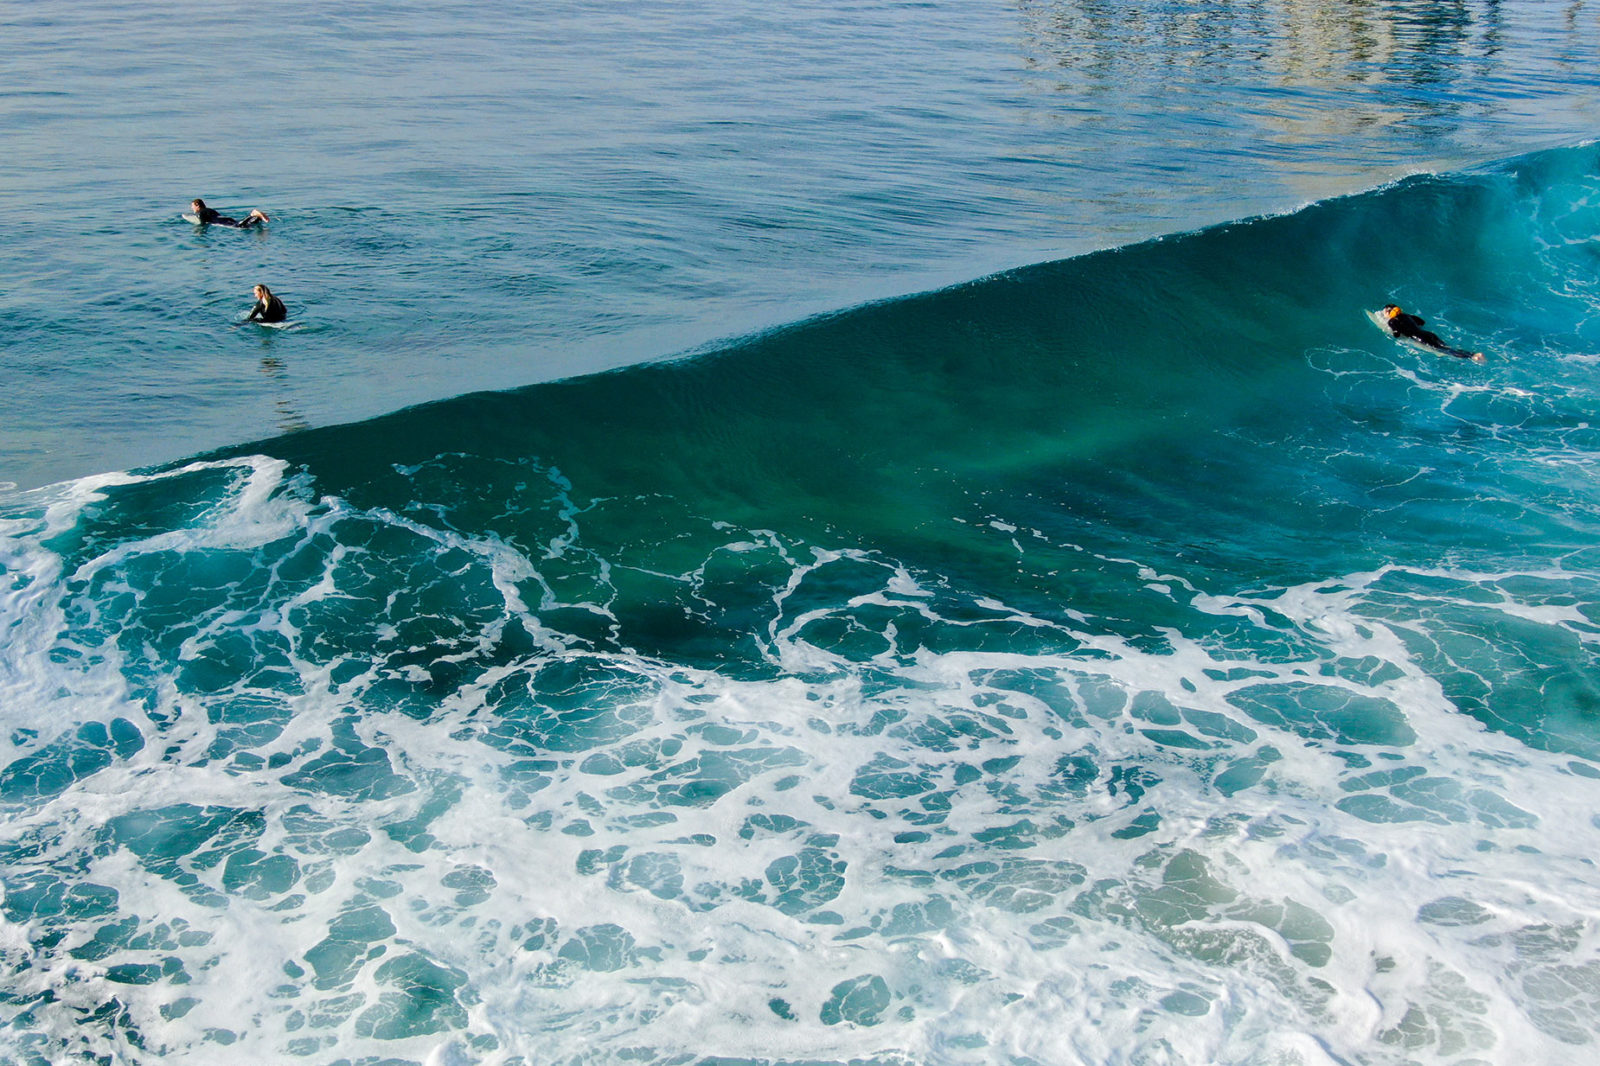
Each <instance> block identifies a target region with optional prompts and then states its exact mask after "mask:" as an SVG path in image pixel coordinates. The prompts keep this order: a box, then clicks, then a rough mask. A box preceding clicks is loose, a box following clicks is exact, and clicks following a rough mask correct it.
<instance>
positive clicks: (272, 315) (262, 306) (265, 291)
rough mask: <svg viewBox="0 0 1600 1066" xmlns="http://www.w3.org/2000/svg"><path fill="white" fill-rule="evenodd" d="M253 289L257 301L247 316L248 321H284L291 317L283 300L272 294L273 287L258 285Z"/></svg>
mask: <svg viewBox="0 0 1600 1066" xmlns="http://www.w3.org/2000/svg"><path fill="white" fill-rule="evenodd" d="M253 291H254V292H255V297H256V303H255V306H254V307H252V308H250V314H249V315H247V316H246V317H245V321H246V322H282V321H284V320H285V319H287V318H288V317H289V309H288V308H287V307H284V306H283V301H282V300H280V299H278V298H277V297H276V296H274V295H272V290H271V289H269V288H267V287H266V286H265V285H257V286H256V287H255V289H254V290H253Z"/></svg>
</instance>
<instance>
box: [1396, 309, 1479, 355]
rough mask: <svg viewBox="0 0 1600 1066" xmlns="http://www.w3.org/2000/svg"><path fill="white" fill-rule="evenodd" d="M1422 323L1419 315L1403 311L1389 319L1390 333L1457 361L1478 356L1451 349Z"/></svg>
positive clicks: (1458, 349)
mask: <svg viewBox="0 0 1600 1066" xmlns="http://www.w3.org/2000/svg"><path fill="white" fill-rule="evenodd" d="M1422 323H1423V320H1422V319H1421V318H1420V317H1418V316H1417V315H1408V314H1406V313H1405V312H1404V311H1401V312H1399V313H1398V314H1396V315H1394V316H1393V317H1392V318H1390V319H1389V322H1388V326H1389V332H1390V333H1393V334H1394V335H1395V336H1396V337H1405V338H1406V339H1408V340H1414V341H1416V342H1417V343H1418V344H1426V345H1427V346H1428V347H1429V348H1432V349H1433V350H1434V351H1437V352H1444V353H1445V354H1446V355H1453V356H1455V357H1456V358H1457V359H1471V358H1472V357H1473V356H1474V355H1476V354H1477V353H1476V352H1469V351H1466V350H1465V349H1462V348H1452V347H1450V346H1449V345H1448V344H1446V343H1445V342H1444V341H1443V340H1441V339H1440V337H1439V335H1438V334H1437V333H1434V332H1433V331H1431V330H1426V329H1423V328H1422Z"/></svg>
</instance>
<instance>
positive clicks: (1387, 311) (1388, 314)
mask: <svg viewBox="0 0 1600 1066" xmlns="http://www.w3.org/2000/svg"><path fill="white" fill-rule="evenodd" d="M1399 313H1400V307H1399V305H1398V304H1384V305H1383V317H1384V318H1385V319H1386V320H1387V319H1391V318H1393V317H1394V316H1395V315H1398V314H1399Z"/></svg>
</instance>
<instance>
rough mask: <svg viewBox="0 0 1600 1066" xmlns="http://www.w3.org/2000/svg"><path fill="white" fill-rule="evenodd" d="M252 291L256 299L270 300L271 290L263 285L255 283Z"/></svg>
mask: <svg viewBox="0 0 1600 1066" xmlns="http://www.w3.org/2000/svg"><path fill="white" fill-rule="evenodd" d="M254 291H255V294H256V299H258V300H270V299H271V298H272V290H271V289H269V288H267V287H266V286H265V285H257V286H256V287H255V290H254Z"/></svg>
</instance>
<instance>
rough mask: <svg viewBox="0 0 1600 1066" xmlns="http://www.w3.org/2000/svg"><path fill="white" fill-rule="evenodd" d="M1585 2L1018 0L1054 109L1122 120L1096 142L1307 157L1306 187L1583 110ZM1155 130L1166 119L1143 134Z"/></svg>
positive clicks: (1587, 116)
mask: <svg viewBox="0 0 1600 1066" xmlns="http://www.w3.org/2000/svg"><path fill="white" fill-rule="evenodd" d="M1588 7H1589V4H1588V3H1587V0H1576V2H1574V3H1571V4H1567V5H1560V6H1558V5H1555V4H1547V3H1536V2H1525V3H1505V2H1500V0H1458V2H1454V3H1437V2H1434V0H1399V2H1379V0H1211V2H1206V3H1195V2H1192V0H1168V2H1166V3H1155V4H1141V5H1138V8H1137V10H1133V9H1130V8H1129V6H1128V5H1126V4H1122V3H1117V2H1115V0H1019V3H1018V11H1019V14H1020V16H1021V20H1022V24H1023V31H1024V37H1023V41H1022V50H1023V59H1024V63H1025V65H1026V67H1027V69H1028V70H1029V72H1030V75H1031V77H1033V78H1034V79H1035V81H1036V83H1037V84H1039V85H1041V86H1042V87H1044V88H1045V89H1046V90H1047V91H1048V92H1050V93H1053V94H1055V96H1056V97H1057V100H1058V106H1057V108H1056V110H1055V112H1054V114H1053V115H1052V118H1053V120H1054V121H1055V122H1056V123H1057V124H1059V125H1063V126H1069V127H1072V128H1074V129H1079V130H1083V131H1085V132H1094V133H1101V132H1104V130H1105V129H1106V128H1115V127H1118V126H1120V127H1122V128H1123V129H1124V130H1125V131H1126V137H1125V138H1124V139H1123V141H1124V142H1125V143H1123V144H1121V145H1119V147H1118V148H1117V150H1116V151H1114V152H1112V153H1109V155H1111V156H1115V157H1122V162H1124V163H1126V162H1129V161H1131V162H1132V163H1133V164H1134V166H1135V167H1136V168H1137V169H1141V170H1148V171H1150V172H1152V173H1157V174H1159V173H1167V174H1170V175H1172V180H1174V181H1176V182H1179V183H1182V182H1184V181H1186V180H1188V178H1187V177H1186V175H1190V174H1209V175H1210V179H1214V178H1215V174H1214V173H1211V170H1212V168H1211V167H1210V166H1208V165H1206V162H1205V160H1207V159H1208V157H1209V158H1210V159H1213V160H1225V159H1227V158H1228V157H1235V160H1236V163H1237V164H1239V165H1246V164H1250V163H1257V164H1270V165H1271V167H1272V169H1273V170H1274V172H1277V173H1281V174H1282V175H1284V177H1285V178H1286V179H1288V180H1291V181H1292V180H1293V179H1294V177H1295V176H1296V175H1297V174H1300V175H1303V176H1304V177H1305V178H1306V179H1308V180H1307V182H1306V185H1305V186H1304V187H1305V191H1306V195H1308V196H1312V195H1325V188H1326V185H1327V178H1328V176H1329V175H1330V173H1334V172H1336V171H1334V170H1331V169H1330V164H1334V165H1335V166H1343V167H1347V168H1349V170H1350V171H1351V172H1352V173H1353V174H1360V173H1370V172H1371V170H1372V168H1373V167H1374V166H1379V167H1381V166H1385V165H1391V166H1395V167H1397V168H1399V169H1401V170H1407V169H1414V168H1417V167H1424V166H1429V165H1432V164H1434V163H1435V162H1436V161H1437V160H1441V159H1444V160H1455V159H1459V158H1460V157H1462V156H1463V155H1464V154H1470V153H1471V152H1472V151H1473V149H1474V148H1476V147H1477V146H1479V145H1481V144H1482V143H1483V142H1484V140H1485V127H1486V126H1491V127H1492V126H1504V127H1506V128H1507V132H1511V131H1512V130H1515V131H1516V133H1517V134H1520V135H1522V136H1526V137H1531V138H1532V139H1533V140H1534V141H1535V142H1536V143H1555V142H1558V141H1563V140H1567V139H1570V136H1571V134H1570V131H1571V130H1572V129H1574V128H1579V129H1582V128H1593V126H1594V124H1595V122H1596V121H1597V120H1600V105H1597V99H1600V94H1597V93H1596V92H1595V88H1596V87H1597V85H1600V79H1597V77H1596V73H1595V70H1594V68H1593V66H1592V64H1590V63H1588V62H1587V60H1586V59H1585V58H1584V57H1588V56H1592V55H1594V54H1596V52H1597V51H1600V19H1596V18H1595V17H1594V13H1593V12H1592V11H1589V10H1586V9H1587V8H1588ZM1491 101H1492V106H1491ZM1152 130H1159V131H1161V133H1162V136H1161V137H1160V138H1159V139H1158V140H1157V143H1156V144H1155V145H1154V146H1152V145H1151V144H1150V143H1148V142H1150V141H1151V138H1150V136H1149V134H1150V132H1151V131H1152ZM1138 142H1146V143H1143V144H1139V143H1138ZM1152 147H1153V149H1154V150H1152ZM1105 148H1106V146H1105V144H1103V143H1101V142H1099V141H1098V140H1088V141H1085V140H1083V139H1078V140H1068V139H1065V138H1064V139H1063V143H1062V147H1061V152H1062V154H1065V155H1067V156H1073V155H1074V154H1075V153H1078V152H1079V151H1080V150H1082V151H1092V152H1093V153H1095V154H1096V155H1097V156H1098V157H1102V158H1103V157H1105V156H1107V155H1108V153H1106V152H1105ZM1129 157H1131V158H1129ZM1101 165H1103V164H1101ZM1236 173H1237V172H1236ZM1210 179H1207V178H1204V177H1202V178H1199V179H1198V180H1201V181H1205V180H1210Z"/></svg>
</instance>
